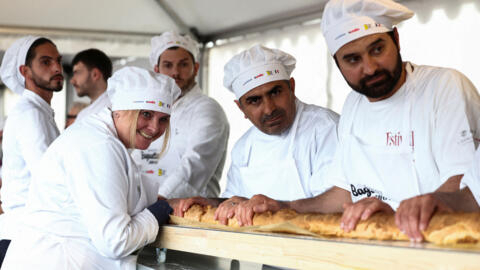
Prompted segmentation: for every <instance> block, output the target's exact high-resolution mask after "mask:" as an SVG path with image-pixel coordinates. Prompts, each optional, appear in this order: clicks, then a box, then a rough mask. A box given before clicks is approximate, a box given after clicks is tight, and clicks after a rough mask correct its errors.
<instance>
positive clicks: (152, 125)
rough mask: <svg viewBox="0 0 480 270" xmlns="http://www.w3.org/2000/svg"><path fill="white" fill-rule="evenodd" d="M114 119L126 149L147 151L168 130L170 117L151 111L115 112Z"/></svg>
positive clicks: (119, 136)
mask: <svg viewBox="0 0 480 270" xmlns="http://www.w3.org/2000/svg"><path fill="white" fill-rule="evenodd" d="M113 119H114V123H115V128H116V130H117V134H118V138H119V139H120V141H121V142H122V143H123V144H124V145H125V147H127V148H135V149H141V150H145V149H147V148H148V147H149V146H150V144H151V143H152V142H153V141H154V140H156V139H158V138H159V137H160V136H161V135H162V134H163V133H164V132H165V130H166V129H167V128H168V126H169V121H170V115H169V114H166V113H162V112H157V111H150V110H140V111H137V110H130V111H114V112H113Z"/></svg>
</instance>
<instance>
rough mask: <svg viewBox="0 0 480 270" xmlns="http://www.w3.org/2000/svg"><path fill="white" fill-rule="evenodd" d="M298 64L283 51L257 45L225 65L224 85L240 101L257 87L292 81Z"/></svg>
mask: <svg viewBox="0 0 480 270" xmlns="http://www.w3.org/2000/svg"><path fill="white" fill-rule="evenodd" d="M296 62H297V61H296V60H295V58H294V57H293V56H291V55H290V54H288V53H285V52H283V51H281V50H277V49H270V48H267V47H264V46H261V45H255V46H253V47H252V48H250V49H248V50H245V51H243V52H241V53H239V54H237V55H235V56H234V57H233V58H232V59H230V61H228V62H227V64H225V67H224V68H223V70H224V76H223V85H224V86H225V87H226V88H228V90H230V91H232V92H233V93H234V94H235V96H236V97H237V99H240V97H242V96H243V95H244V94H245V93H247V92H248V91H250V90H252V89H253V88H255V87H257V86H260V85H262V84H265V83H268V82H272V81H279V80H288V79H290V75H291V74H292V71H293V70H294V69H295V63H296Z"/></svg>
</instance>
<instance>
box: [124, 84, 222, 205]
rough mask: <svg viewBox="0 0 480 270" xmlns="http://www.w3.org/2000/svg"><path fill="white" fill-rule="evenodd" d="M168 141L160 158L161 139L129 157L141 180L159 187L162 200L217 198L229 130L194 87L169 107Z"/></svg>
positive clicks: (218, 109)
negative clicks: (200, 197)
mask: <svg viewBox="0 0 480 270" xmlns="http://www.w3.org/2000/svg"><path fill="white" fill-rule="evenodd" d="M170 127H171V132H170V139H169V145H168V148H167V151H166V152H165V153H164V154H163V155H162V156H160V150H161V148H162V145H163V136H162V137H161V138H159V139H158V140H156V141H154V142H153V143H152V144H151V145H150V147H149V149H147V150H134V151H133V153H132V156H133V157H134V159H135V161H136V162H137V164H139V165H140V166H141V168H142V172H143V175H144V177H146V178H147V179H150V180H151V181H154V182H157V183H160V188H159V191H158V194H159V195H161V196H163V197H166V198H183V197H192V196H204V197H217V196H218V194H219V193H220V186H219V183H218V182H219V181H220V178H221V176H222V170H223V166H224V164H225V157H226V151H227V142H228V135H229V130H230V127H229V125H228V121H227V117H226V115H225V112H224V111H223V109H222V107H221V106H220V105H219V104H218V103H217V102H216V101H215V100H214V99H212V98H210V97H208V96H206V95H204V94H202V90H201V89H200V87H199V86H198V85H195V86H194V87H193V88H192V89H191V90H190V91H189V92H188V93H187V94H186V95H185V96H183V97H181V98H180V99H179V100H177V101H176V102H175V103H174V104H173V106H172V114H171V117H170Z"/></svg>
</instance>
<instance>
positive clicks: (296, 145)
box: [174, 45, 339, 224]
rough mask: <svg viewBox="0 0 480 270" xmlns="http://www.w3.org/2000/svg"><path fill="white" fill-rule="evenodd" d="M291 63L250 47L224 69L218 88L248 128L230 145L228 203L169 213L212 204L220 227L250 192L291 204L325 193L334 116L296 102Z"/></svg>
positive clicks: (275, 51) (284, 56) (290, 59)
mask: <svg viewBox="0 0 480 270" xmlns="http://www.w3.org/2000/svg"><path fill="white" fill-rule="evenodd" d="M295 64H296V60H295V58H294V57H293V56H291V55H290V54H288V53H286V52H283V51H281V50H278V49H270V48H267V47H264V46H261V45H256V46H254V47H252V48H250V49H248V50H245V51H243V52H241V53H239V54H237V55H235V56H234V57H233V58H232V59H231V60H230V61H229V62H228V63H227V64H226V65H225V68H224V70H225V76H224V81H223V82H224V86H225V87H226V88H228V89H229V90H230V91H232V92H233V93H234V94H235V96H236V100H235V103H236V104H237V106H238V108H239V109H240V110H241V111H242V112H243V114H244V115H245V118H247V119H248V120H250V121H251V122H252V124H253V125H254V126H253V127H251V128H250V129H249V130H248V131H247V132H246V133H245V134H244V135H243V136H242V137H241V138H240V139H239V140H238V141H237V142H236V143H235V146H234V147H233V150H232V164H231V166H230V170H229V172H228V176H227V178H228V179H227V187H226V190H225V192H224V193H223V196H222V197H224V198H229V199H226V200H225V199H202V198H192V199H189V200H184V201H182V202H180V203H179V204H178V205H176V206H177V207H174V209H175V214H177V215H182V214H183V211H185V210H186V209H187V208H188V207H189V206H190V205H191V204H192V203H194V202H195V203H201V204H210V205H214V206H217V205H218V206H219V207H218V209H217V212H216V214H215V216H216V219H218V220H220V222H222V223H224V224H225V223H226V222H227V218H231V217H233V216H234V215H235V216H237V215H244V213H245V212H246V210H247V209H249V207H248V206H249V200H248V198H251V197H252V196H254V195H255V194H265V195H266V196H269V197H271V198H275V199H277V200H296V199H303V198H309V197H313V196H315V195H318V194H321V193H322V192H324V191H325V190H326V189H328V187H327V186H326V185H325V176H326V173H327V171H328V167H329V165H330V164H331V162H332V159H333V156H334V153H335V149H336V146H337V122H338V118H339V116H338V114H336V113H335V112H333V111H331V110H328V109H325V108H321V107H319V106H315V105H309V104H305V103H303V102H302V101H300V100H299V99H297V98H296V96H295V80H294V78H293V77H291V73H292V71H293V70H294V68H295ZM220 202H222V203H221V204H219V203H220ZM237 219H238V218H237ZM242 220H243V219H242ZM239 221H240V219H239Z"/></svg>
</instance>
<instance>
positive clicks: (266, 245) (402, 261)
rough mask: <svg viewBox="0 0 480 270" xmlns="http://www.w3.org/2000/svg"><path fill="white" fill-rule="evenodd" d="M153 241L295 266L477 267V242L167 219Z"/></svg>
mask: <svg viewBox="0 0 480 270" xmlns="http://www.w3.org/2000/svg"><path fill="white" fill-rule="evenodd" d="M157 240H158V241H157V242H156V244H155V245H156V246H158V247H162V248H167V249H174V250H180V251H186V252H192V253H198V254H203V255H210V256H217V257H224V258H231V259H237V260H241V261H250V262H256V263H263V264H269V265H276V266H283V267H290V268H295V269H352V268H355V269H392V268H393V269H480V246H478V245H477V246H473V247H472V246H470V247H468V246H459V247H455V248H454V247H438V246H434V245H431V244H412V243H409V242H392V241H368V240H355V239H324V238H316V237H307V236H299V235H287V234H272V233H245V232H230V231H220V230H214V229H202V228H190V227H184V226H178V225H166V226H163V227H162V228H161V232H160V235H159V238H158V239H157Z"/></svg>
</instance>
